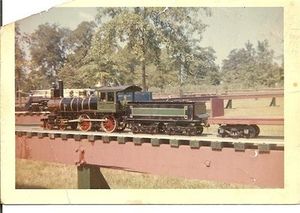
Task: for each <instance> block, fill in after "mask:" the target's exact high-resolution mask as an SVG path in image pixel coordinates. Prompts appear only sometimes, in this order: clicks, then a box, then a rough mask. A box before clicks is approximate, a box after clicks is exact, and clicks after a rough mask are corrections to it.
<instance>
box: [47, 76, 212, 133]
mask: <svg viewBox="0 0 300 213" xmlns="http://www.w3.org/2000/svg"><path fill="white" fill-rule="evenodd" d="M51 91H52V96H53V97H52V98H51V99H50V100H49V101H48V103H47V107H48V110H49V111H50V114H49V115H48V116H47V117H46V118H44V119H42V121H43V127H44V128H45V129H53V128H58V129H61V130H65V129H67V128H70V129H73V130H74V129H77V128H79V129H80V130H81V131H89V130H94V131H98V130H103V131H105V132H108V133H111V132H116V131H123V130H124V129H125V128H126V126H127V127H128V128H129V129H131V130H132V132H133V133H151V134H158V133H161V134H185V135H201V134H202V131H203V126H206V125H207V119H208V114H207V113H206V107H205V103H204V102H155V101H139V100H136V97H137V94H139V93H140V91H141V88H140V87H138V86H135V85H130V86H117V87H99V88H95V89H94V92H93V94H90V95H89V96H88V97H86V98H80V97H75V98H64V97H63V92H62V91H63V83H62V81H59V87H58V88H56V87H55V86H53V88H52V89H51Z"/></svg>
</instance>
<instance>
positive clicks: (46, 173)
mask: <svg viewBox="0 0 300 213" xmlns="http://www.w3.org/2000/svg"><path fill="white" fill-rule="evenodd" d="M270 101H271V99H258V100H254V99H249V100H233V109H226V110H225V116H229V117H230V116H240V117H271V116H275V117H282V116H283V108H284V103H283V98H277V99H276V102H277V105H278V106H276V107H269V103H270ZM208 109H209V106H208ZM217 128H218V127H217V126H212V127H210V128H208V129H205V132H206V133H213V134H215V133H216V131H217ZM260 129H261V134H260V135H262V136H283V135H284V131H283V130H284V128H283V126H260ZM101 171H102V174H103V175H104V177H105V179H106V180H107V182H108V183H109V185H110V187H111V188H113V189H150V188H173V189H174V188H188V189H194V188H198V189H203V188H222V189H224V188H233V189H234V188H253V187H250V186H245V185H239V184H226V183H220V182H215V181H206V180H190V179H184V178H175V177H166V176H157V175H150V174H143V173H133V172H128V171H121V170H113V169H107V168H102V169H101ZM16 188H20V189H22V188H48V189H66V188H67V189H72V188H77V170H76V167H75V166H67V165H62V164H55V163H44V162H37V161H30V160H20V159H17V160H16Z"/></svg>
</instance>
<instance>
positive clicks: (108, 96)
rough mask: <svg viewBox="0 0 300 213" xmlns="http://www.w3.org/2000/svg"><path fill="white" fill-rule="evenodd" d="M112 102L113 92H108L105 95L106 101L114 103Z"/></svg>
mask: <svg viewBox="0 0 300 213" xmlns="http://www.w3.org/2000/svg"><path fill="white" fill-rule="evenodd" d="M114 100H115V96H114V93H113V92H108V93H107V101H112V102H114Z"/></svg>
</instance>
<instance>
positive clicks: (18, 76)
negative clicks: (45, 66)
mask: <svg viewBox="0 0 300 213" xmlns="http://www.w3.org/2000/svg"><path fill="white" fill-rule="evenodd" d="M15 32H16V36H15V59H16V65H15V85H16V88H15V89H16V91H19V90H21V89H23V87H24V85H25V77H26V69H25V68H26V58H25V52H24V50H23V48H22V44H23V43H24V42H23V40H24V39H25V38H24V35H22V34H21V32H20V28H19V25H16V29H15Z"/></svg>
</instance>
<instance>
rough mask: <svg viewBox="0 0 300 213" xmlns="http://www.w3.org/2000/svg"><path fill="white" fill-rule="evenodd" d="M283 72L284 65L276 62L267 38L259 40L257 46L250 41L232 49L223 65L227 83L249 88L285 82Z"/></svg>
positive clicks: (224, 77)
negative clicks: (243, 45)
mask: <svg viewBox="0 0 300 213" xmlns="http://www.w3.org/2000/svg"><path fill="white" fill-rule="evenodd" d="M282 73H283V67H280V66H278V65H277V64H276V63H275V62H274V51H273V50H272V49H270V47H269V44H268V41H267V40H264V41H258V43H257V47H256V48H254V47H253V44H251V43H250V42H249V41H248V42H247V43H246V44H245V47H244V48H241V49H234V50H232V51H231V52H230V53H229V55H228V57H227V59H225V60H223V65H222V75H223V81H224V83H225V84H232V85H234V84H235V85H240V86H244V87H248V88H254V87H257V86H268V87H271V86H275V85H277V84H278V83H281V82H283V78H282V75H281V74H282Z"/></svg>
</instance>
